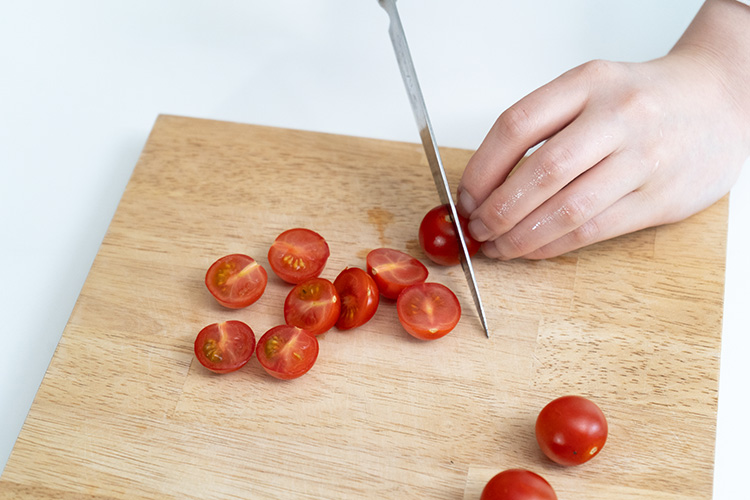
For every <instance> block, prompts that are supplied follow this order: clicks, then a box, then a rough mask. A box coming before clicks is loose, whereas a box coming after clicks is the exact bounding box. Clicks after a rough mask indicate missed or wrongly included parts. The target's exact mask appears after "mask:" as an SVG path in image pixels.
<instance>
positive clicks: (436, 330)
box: [396, 283, 461, 340]
mask: <svg viewBox="0 0 750 500" xmlns="http://www.w3.org/2000/svg"><path fill="white" fill-rule="evenodd" d="M396 311H397V312H398V319H399V321H400V322H401V326H403V327H404V330H406V331H407V332H409V334H411V335H412V336H414V337H416V338H418V339H421V340H435V339H439V338H440V337H443V336H445V335H447V334H448V333H450V332H451V331H452V330H453V329H454V328H455V327H456V325H457V324H458V321H459V320H460V319H461V304H460V303H459V302H458V298H457V297H456V294H455V293H453V291H452V290H451V289H450V288H448V287H447V286H445V285H441V284H440V283H419V284H417V285H412V286H410V287H408V288H406V289H405V290H404V291H403V292H401V295H399V296H398V300H397V301H396Z"/></svg>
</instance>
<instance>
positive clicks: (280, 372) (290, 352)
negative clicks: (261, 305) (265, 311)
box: [255, 325, 318, 380]
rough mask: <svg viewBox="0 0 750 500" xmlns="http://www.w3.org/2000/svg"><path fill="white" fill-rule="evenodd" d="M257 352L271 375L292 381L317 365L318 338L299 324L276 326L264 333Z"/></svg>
mask: <svg viewBox="0 0 750 500" xmlns="http://www.w3.org/2000/svg"><path fill="white" fill-rule="evenodd" d="M255 352H256V356H257V357H258V361H259V362H260V364H261V366H262V367H263V369H265V370H266V371H267V372H268V373H269V374H270V375H272V376H274V377H276V378H278V379H282V380H290V379H293V378H297V377H301V376H302V375H304V374H305V373H307V372H308V371H309V370H310V368H312V366H313V365H314V364H315V360H316V359H318V339H317V338H315V335H312V334H311V333H309V332H307V331H306V330H303V329H302V328H297V327H296V326H289V325H280V326H275V327H273V328H271V329H270V330H268V331H267V332H266V333H264V334H263V336H262V337H261V338H260V340H259V341H258V346H257V347H256V349H255Z"/></svg>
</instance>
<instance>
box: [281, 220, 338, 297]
mask: <svg viewBox="0 0 750 500" xmlns="http://www.w3.org/2000/svg"><path fill="white" fill-rule="evenodd" d="M330 254H331V252H330V249H329V248H328V243H327V242H326V240H325V239H324V238H323V237H322V236H321V235H319V234H318V233H316V232H315V231H311V230H310V229H305V228H300V227H298V228H294V229H288V230H286V231H284V232H283V233H281V234H280V235H278V236H277V237H276V240H274V242H273V244H272V245H271V248H270V249H269V250H268V264H269V265H270V266H271V269H272V270H273V272H274V273H276V275H277V276H278V277H279V278H281V279H282V280H284V281H286V282H287V283H291V284H293V285H296V284H298V283H302V282H303V281H305V280H308V279H310V278H314V277H316V276H319V275H320V273H321V272H322V271H323V268H324V267H325V265H326V262H327V261H328V256H329V255H330Z"/></svg>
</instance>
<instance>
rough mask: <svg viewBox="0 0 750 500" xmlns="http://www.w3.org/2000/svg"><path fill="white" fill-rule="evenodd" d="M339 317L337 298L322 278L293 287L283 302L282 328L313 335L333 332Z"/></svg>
mask: <svg viewBox="0 0 750 500" xmlns="http://www.w3.org/2000/svg"><path fill="white" fill-rule="evenodd" d="M340 315H341V300H340V299H339V294H338V293H337V292H336V287H335V286H333V283H331V282H330V281H328V280H327V279H325V278H310V279H308V280H307V281H304V282H302V283H300V284H298V285H296V286H295V287H294V288H292V289H291V290H290V291H289V294H288V295H287V297H286V300H285V301H284V320H285V321H286V324H287V325H291V326H296V327H298V328H304V329H305V330H307V331H308V332H310V333H312V334H313V335H320V334H321V333H325V332H327V331H328V330H330V329H331V328H333V325H335V324H336V321H338V319H339V316H340Z"/></svg>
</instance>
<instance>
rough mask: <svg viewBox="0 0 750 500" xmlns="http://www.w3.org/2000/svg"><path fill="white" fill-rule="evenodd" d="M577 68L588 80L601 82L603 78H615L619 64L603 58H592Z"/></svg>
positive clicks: (618, 70)
mask: <svg viewBox="0 0 750 500" xmlns="http://www.w3.org/2000/svg"><path fill="white" fill-rule="evenodd" d="M577 70H578V71H579V72H580V74H581V75H582V76H583V77H584V78H586V79H587V80H588V81H589V82H591V83H593V82H601V81H602V80H603V79H606V80H608V79H610V78H616V77H617V75H618V74H619V72H620V64H619V63H615V62H612V61H606V60H604V59H594V60H592V61H588V62H585V63H583V64H582V65H580V66H579V67H578V68H577Z"/></svg>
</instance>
